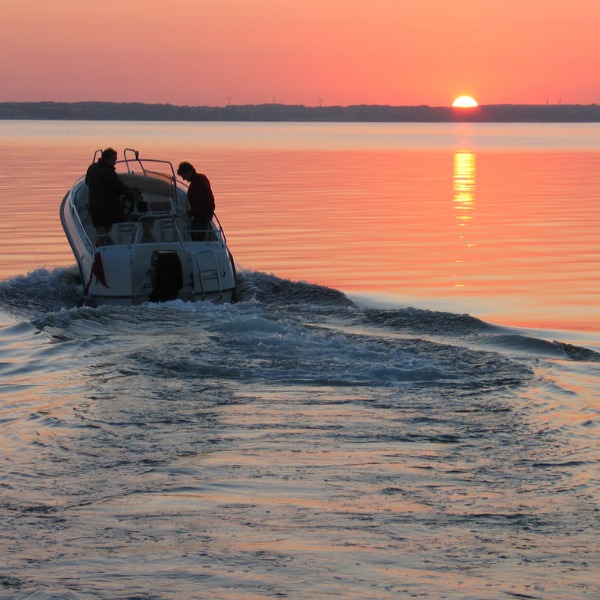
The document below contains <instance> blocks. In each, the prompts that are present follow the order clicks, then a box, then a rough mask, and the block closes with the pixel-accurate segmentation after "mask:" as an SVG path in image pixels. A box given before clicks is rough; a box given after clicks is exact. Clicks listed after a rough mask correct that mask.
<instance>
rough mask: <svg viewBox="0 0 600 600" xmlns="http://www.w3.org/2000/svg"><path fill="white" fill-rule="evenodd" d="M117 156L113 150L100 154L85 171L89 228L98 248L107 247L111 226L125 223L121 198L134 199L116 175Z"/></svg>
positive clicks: (130, 191)
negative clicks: (93, 231)
mask: <svg viewBox="0 0 600 600" xmlns="http://www.w3.org/2000/svg"><path fill="white" fill-rule="evenodd" d="M116 162H117V152H116V151H115V150H113V149H112V148H106V150H103V151H102V154H101V155H100V159H99V160H98V162H95V163H92V164H91V165H90V166H89V167H88V170H87V174H86V176H85V182H86V183H87V185H88V187H89V188H90V202H89V210H90V215H91V217H92V224H93V225H94V228H95V229H96V231H97V232H98V240H97V243H96V245H97V246H104V245H106V244H107V243H109V238H108V233H109V232H110V228H111V227H112V225H113V223H120V222H121V221H124V220H125V213H124V205H123V200H124V199H123V196H125V197H127V198H133V197H134V193H133V190H130V189H129V188H128V187H127V186H126V185H125V184H124V183H123V182H122V181H121V180H120V179H119V176H118V175H117V172H116V170H115V163H116Z"/></svg>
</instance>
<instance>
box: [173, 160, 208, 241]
mask: <svg viewBox="0 0 600 600" xmlns="http://www.w3.org/2000/svg"><path fill="white" fill-rule="evenodd" d="M177 175H179V176H180V177H181V179H184V180H185V181H188V182H189V184H190V186H189V187H188V202H189V205H190V208H189V210H188V216H189V217H191V218H192V240H193V241H195V242H201V241H203V240H209V239H210V238H211V236H210V232H211V226H210V224H211V221H212V218H213V215H214V214H215V197H214V195H213V193H212V190H211V188H210V181H209V180H208V177H207V176H206V175H203V174H202V173H197V172H196V169H195V168H194V167H193V166H192V165H191V164H190V163H189V162H182V163H180V165H179V168H178V169H177Z"/></svg>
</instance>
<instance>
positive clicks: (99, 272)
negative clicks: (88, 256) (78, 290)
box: [83, 252, 110, 296]
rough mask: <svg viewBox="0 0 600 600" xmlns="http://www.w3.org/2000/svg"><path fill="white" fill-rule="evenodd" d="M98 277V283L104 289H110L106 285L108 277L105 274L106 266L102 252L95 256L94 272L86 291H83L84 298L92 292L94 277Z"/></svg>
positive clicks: (91, 274)
mask: <svg viewBox="0 0 600 600" xmlns="http://www.w3.org/2000/svg"><path fill="white" fill-rule="evenodd" d="M94 276H95V277H96V281H99V282H100V283H101V284H102V285H103V286H104V287H106V288H110V286H109V285H108V283H106V275H105V274H104V265H103V264H102V256H101V254H100V252H96V254H95V255H94V262H93V264H92V271H91V273H90V280H89V281H88V282H87V285H86V286H85V289H84V290H83V294H84V296H87V295H88V292H89V291H90V285H92V277H94Z"/></svg>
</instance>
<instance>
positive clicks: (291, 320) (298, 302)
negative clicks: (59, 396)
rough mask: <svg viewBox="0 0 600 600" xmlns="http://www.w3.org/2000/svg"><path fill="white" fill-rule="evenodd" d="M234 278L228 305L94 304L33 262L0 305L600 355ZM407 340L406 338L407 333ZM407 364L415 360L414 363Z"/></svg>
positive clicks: (76, 282) (93, 332)
mask: <svg viewBox="0 0 600 600" xmlns="http://www.w3.org/2000/svg"><path fill="white" fill-rule="evenodd" d="M239 283H240V285H239V293H238V298H237V302H236V304H235V305H229V306H228V307H223V306H221V307H220V308H219V307H218V306H217V305H212V304H211V303H198V304H188V303H183V302H180V301H175V302H168V303H164V304H161V305H156V304H147V305H145V306H143V307H127V306H123V307H114V306H111V307H98V308H93V307H90V306H85V305H84V303H83V296H82V293H81V282H80V277H79V273H78V270H77V268H76V267H75V266H73V267H70V268H56V269H52V270H48V269H38V270H36V271H33V272H31V273H29V274H28V275H23V276H18V277H14V278H12V279H8V280H5V281H2V282H0V310H3V311H4V312H5V313H7V314H9V315H13V316H15V317H16V318H24V319H27V320H29V321H31V322H32V323H33V324H34V325H35V326H36V327H38V329H39V330H45V331H46V332H47V333H49V332H51V335H52V336H53V337H54V339H61V337H71V338H73V337H75V338H77V337H79V336H83V337H85V336H94V337H96V338H97V337H99V336H100V335H101V333H100V332H102V331H104V332H106V331H107V328H108V330H111V331H113V332H115V329H118V328H121V329H120V330H121V331H131V330H132V328H133V329H135V328H136V327H142V329H144V328H148V326H150V328H152V329H153V330H155V331H158V330H160V329H161V328H162V329H165V328H167V329H168V328H169V326H172V327H174V328H176V327H178V326H180V325H181V319H182V316H183V315H185V314H194V313H196V314H197V313H202V314H206V313H210V312H211V311H212V312H215V311H217V312H219V311H220V314H221V321H220V322H221V324H222V326H223V331H222V332H220V333H219V336H223V335H230V334H231V333H233V332H235V333H236V334H237V335H238V336H239V335H244V334H247V333H248V332H253V333H254V334H257V332H258V331H259V330H260V329H261V328H263V333H267V332H268V333H273V331H275V330H279V333H280V335H282V336H285V335H286V334H287V333H289V332H287V329H288V328H291V327H295V326H298V327H306V326H309V327H312V328H313V330H314V328H316V327H319V328H326V329H328V330H329V331H335V330H338V335H340V334H339V331H341V330H343V329H344V328H346V333H345V335H346V336H348V337H349V336H355V337H356V338H357V339H360V335H361V334H360V332H363V331H365V330H366V331H369V332H370V333H371V335H375V334H374V331H377V335H378V336H383V337H385V335H386V334H390V335H396V336H397V335H401V336H409V337H412V338H417V339H418V340H419V343H420V344H421V345H425V344H427V343H428V341H429V343H431V342H433V343H434V344H437V345H439V344H440V343H441V341H442V340H443V342H444V343H450V344H454V345H457V344H458V345H460V346H465V347H467V346H468V347H470V348H478V349H480V350H488V351H494V352H501V353H504V354H509V355H523V354H524V355H527V356H530V357H539V356H543V357H547V358H554V359H565V360H571V361H584V362H600V353H598V352H595V351H594V350H591V349H588V348H585V347H581V346H576V345H572V344H568V343H565V342H560V341H547V340H543V339H540V338H536V337H533V336H530V335H527V334H524V333H522V332H521V331H519V330H512V329H510V328H508V327H502V326H498V325H494V324H491V323H486V322H485V321H482V320H480V319H477V318H476V317H472V316H470V315H468V314H456V313H448V312H440V311H430V310H424V309H417V308H411V307H409V308H392V309H376V308H371V307H361V306H359V305H357V304H356V303H354V302H353V301H352V300H350V299H349V298H348V297H347V296H346V295H345V294H344V293H343V292H341V291H339V290H335V289H332V288H328V287H325V286H320V285H315V284H311V283H307V282H303V281H300V282H298V281H290V280H287V279H282V278H279V277H277V276H275V275H272V274H267V273H262V272H257V271H251V270H243V271H241V272H240V273H239ZM232 311H233V313H232ZM224 314H228V315H229V316H228V318H223V315H224ZM232 314H235V315H236V317H233V316H232ZM117 324H118V325H117ZM321 334H322V335H323V332H321ZM332 335H333V334H332ZM306 341H307V340H306V339H305V340H304V342H306ZM380 341H381V340H380ZM354 343H356V341H355V342H354ZM404 343H405V345H407V344H408V341H406V340H405V342H404ZM432 347H433V346H432ZM411 368H412V369H415V368H416V367H415V365H411ZM417 370H418V367H417ZM388 375H389V373H388ZM382 376H383V377H384V378H385V375H382ZM350 379H351V380H353V378H350Z"/></svg>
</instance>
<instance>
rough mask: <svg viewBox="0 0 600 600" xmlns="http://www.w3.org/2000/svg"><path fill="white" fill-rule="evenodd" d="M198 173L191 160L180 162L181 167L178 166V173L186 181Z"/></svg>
mask: <svg viewBox="0 0 600 600" xmlns="http://www.w3.org/2000/svg"><path fill="white" fill-rule="evenodd" d="M195 174H196V169H194V167H193V165H192V164H190V163H189V162H182V163H179V167H178V168H177V175H179V177H181V179H184V180H185V181H190V180H191V179H192V176H194V175H195Z"/></svg>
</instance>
